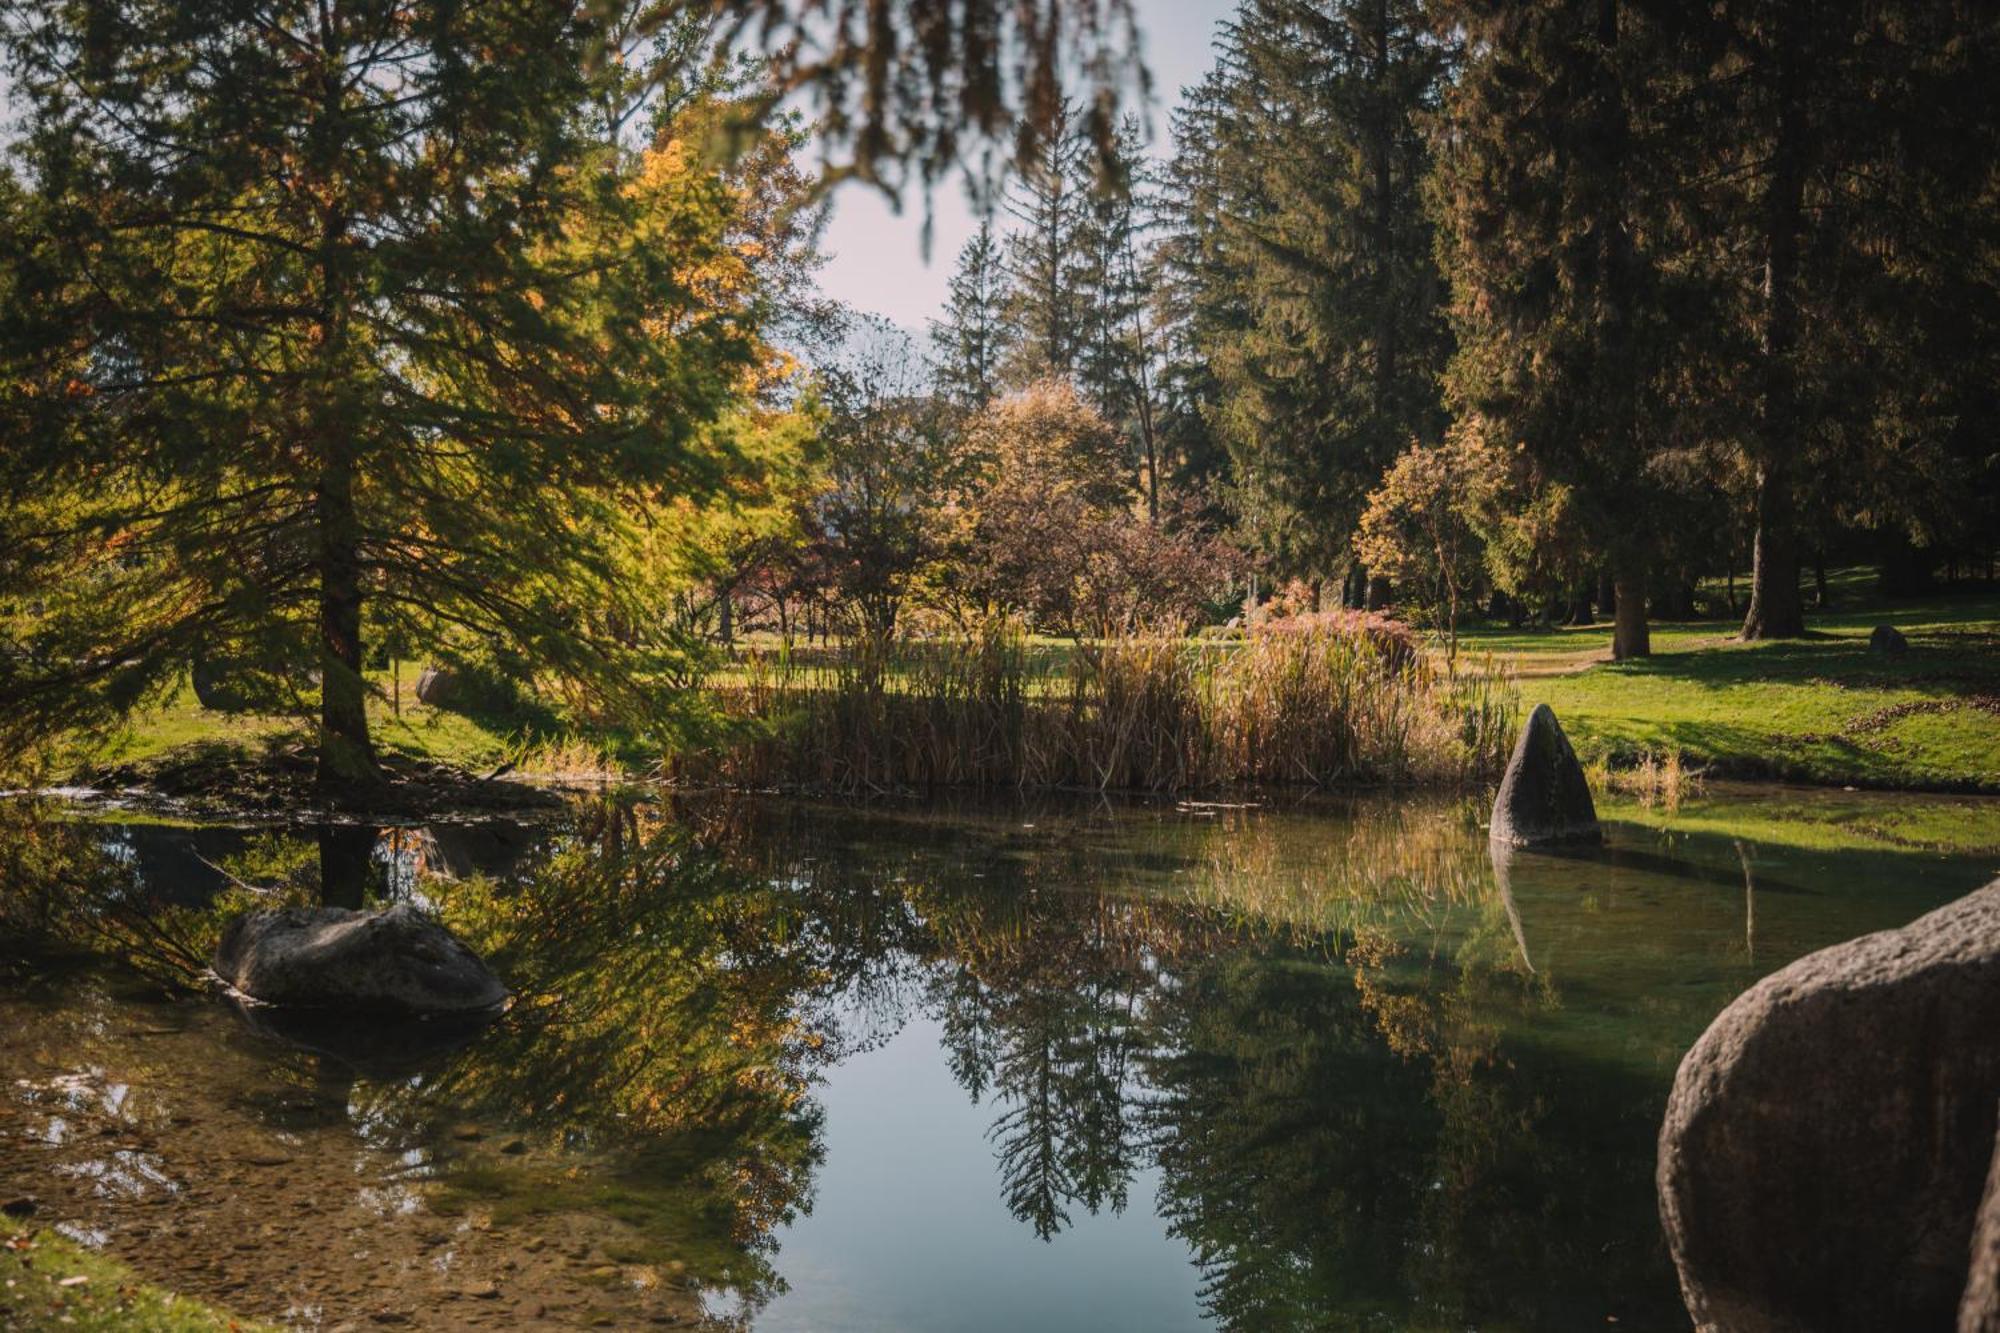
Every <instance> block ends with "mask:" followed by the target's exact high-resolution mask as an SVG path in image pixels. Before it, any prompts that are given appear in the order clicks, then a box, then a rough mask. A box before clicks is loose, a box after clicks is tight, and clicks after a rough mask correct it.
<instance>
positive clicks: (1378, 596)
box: [1367, 574, 1395, 611]
mask: <svg viewBox="0 0 2000 1333" xmlns="http://www.w3.org/2000/svg"><path fill="white" fill-rule="evenodd" d="M1394 593H1395V589H1394V588H1392V587H1390V585H1389V576H1388V575H1387V574H1372V575H1370V576H1369V578H1368V608H1367V609H1368V610H1370V611H1380V610H1381V609H1382V608H1383V607H1385V606H1387V605H1389V599H1390V597H1392V596H1393V595H1394Z"/></svg>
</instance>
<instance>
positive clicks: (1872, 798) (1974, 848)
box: [1597, 787, 2000, 875]
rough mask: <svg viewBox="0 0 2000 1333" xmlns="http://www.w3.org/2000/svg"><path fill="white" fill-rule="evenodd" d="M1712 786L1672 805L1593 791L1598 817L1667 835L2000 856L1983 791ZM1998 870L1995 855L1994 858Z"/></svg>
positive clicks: (1993, 806) (1999, 816)
mask: <svg viewBox="0 0 2000 1333" xmlns="http://www.w3.org/2000/svg"><path fill="white" fill-rule="evenodd" d="M1752 790H1753V791H1754V792H1755V799H1754V800H1745V799H1743V789H1742V788H1730V787H1723V788H1717V789H1715V790H1712V791H1710V792H1706V793H1703V794H1701V795H1696V796H1691V797H1688V798H1685V799H1683V800H1682V801H1681V803H1680V805H1679V807H1678V808H1676V809H1671V810H1670V809H1668V808H1667V807H1666V806H1665V805H1664V804H1662V803H1659V802H1655V803H1652V804H1643V803H1641V802H1639V801H1635V800H1633V799H1631V798H1630V797H1626V796H1618V795H1605V794H1599V796H1598V798H1597V813H1598V815H1599V816H1600V817H1601V818H1604V819H1608V820H1617V821H1619V822H1622V823H1628V824H1640V825H1644V826H1645V827H1647V828H1652V829H1658V830H1660V831H1661V832H1666V833H1701V834H1710V835H1714V836H1716V837H1724V838H1737V839H1741V840H1742V841H1744V842H1750V843H1755V844H1757V845H1758V846H1761V847H1779V846H1782V847H1793V848H1797V849H1799V850H1802V851H1813V852H1927V853H1932V854H1936V855H1941V856H1993V857H1996V858H2000V803H1996V802H1994V801H1993V800H1992V799H1990V798H1988V797H1984V796H1911V797H1903V798H1899V797H1895V796H1885V795H1884V794H1882V793H1881V792H1854V793H1849V792H1843V791H1826V790H1820V791H1805V790H1802V789H1797V788H1785V789H1779V790H1775V791H1767V790H1759V789H1752ZM1994 873H1995V874H1996V875H2000V860H1996V861H1995V862H1994Z"/></svg>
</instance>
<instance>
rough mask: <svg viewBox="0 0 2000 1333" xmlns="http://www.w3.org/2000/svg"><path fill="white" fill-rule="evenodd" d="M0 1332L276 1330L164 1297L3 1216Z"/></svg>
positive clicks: (107, 1263)
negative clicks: (3, 1329) (46, 1330)
mask: <svg viewBox="0 0 2000 1333" xmlns="http://www.w3.org/2000/svg"><path fill="white" fill-rule="evenodd" d="M0 1327H4V1328H10V1329H22V1330H31V1329H32V1330H41V1329H83V1330H90V1329H99V1330H105V1333H111V1331H113V1330H118V1331H121V1333H124V1331H129V1333H197V1330H208V1329H215V1330H227V1329H235V1330H240V1333H254V1331H255V1330H260V1329H271V1328H274V1327H275V1326H274V1325H270V1324H260V1323H256V1322H253V1321H251V1320H246V1319H238V1318H236V1317H235V1316H233V1315H229V1314H226V1313H224V1312H222V1311H219V1310H216V1309H214V1308H212V1307H210V1306H207V1305H204V1304H202V1303H201V1302H199V1301H193V1300H189V1299H187V1298H186V1297H184V1296H176V1295H174V1294H172V1293H171V1292H166V1291H162V1290H160V1289H159V1288H158V1287H155V1286H151V1285H149V1284H148V1283H145V1282H141V1281H139V1280H138V1279H137V1278H135V1277H134V1276H133V1275H132V1273H131V1272H130V1270H128V1269H126V1268H125V1267H124V1266H123V1265H121V1264H118V1263H116V1262H114V1261H112V1260H110V1259H107V1258H105V1257H104V1256H102V1255H100V1254H95V1253H93V1252H91V1251H90V1250H87V1249H85V1248H84V1247H83V1246H81V1245H78V1244H76V1243H75V1242H74V1241H71V1240H68V1239H66V1238H64V1237H62V1236H59V1235H57V1234H55V1233H54V1232H52V1231H35V1230H33V1229H31V1228H29V1227H26V1226H24V1225H22V1224H21V1223H19V1222H17V1221H15V1220H14V1219H12V1218H8V1217H0Z"/></svg>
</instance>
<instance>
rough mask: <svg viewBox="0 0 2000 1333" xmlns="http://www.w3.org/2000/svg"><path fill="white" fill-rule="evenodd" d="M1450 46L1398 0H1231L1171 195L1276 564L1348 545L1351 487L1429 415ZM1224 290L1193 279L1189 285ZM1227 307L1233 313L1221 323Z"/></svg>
mask: <svg viewBox="0 0 2000 1333" xmlns="http://www.w3.org/2000/svg"><path fill="white" fill-rule="evenodd" d="M1450 64H1451V48H1450V46H1449V44H1448V43H1447V42H1445V41H1442V40H1440V39H1439V37H1438V36H1437V35H1436V33H1435V31H1434V30H1433V28H1432V26H1431V24H1430V23H1429V20H1428V17H1427V15H1426V14H1425V13H1424V12H1423V9H1422V7H1421V6H1419V5H1418V4H1416V3H1414V2H1413V0H1395V2H1394V3H1386V2H1383V0H1339V2H1336V3H1329V2H1327V0H1246V2H1245V3H1244V4H1243V5H1242V6H1241V8H1240V9H1239V11H1238V13H1237V15H1236V18H1235V20H1234V21H1233V22H1232V23H1231V24H1229V25H1228V26H1227V27H1226V29H1225V37H1224V42H1223V49H1222V53H1221V58H1220V69H1219V71H1218V73H1217V75H1216V76H1214V77H1213V78H1212V79H1211V81H1210V83H1209V85H1207V86H1205V87H1204V88H1203V89H1202V91H1201V95H1200V97H1199V98H1198V99H1197V100H1196V101H1195V102H1193V103H1192V104H1191V111H1192V112H1194V113H1198V114H1199V116H1200V118H1201V119H1202V120H1203V121H1204V122H1205V123H1204V124H1202V126H1201V129H1200V131H1199V134H1198V136H1196V138H1195V139H1194V140H1191V139H1190V136H1189V132H1188V131H1189V129H1190V128H1191V126H1189V125H1185V124H1184V125H1183V127H1182V139H1183V146H1182V149H1181V156H1182V157H1183V159H1188V158H1189V156H1190V153H1191V151H1192V150H1191V147H1190V144H1191V142H1195V141H1198V142H1199V145H1200V147H1199V151H1200V153H1201V161H1200V162H1199V163H1198V164H1197V163H1194V162H1192V161H1184V163H1183V165H1182V167H1181V168H1179V170H1180V171H1181V172H1182V173H1183V174H1185V175H1188V176H1193V177H1196V178H1198V180H1197V182H1196V183H1197V185H1198V188H1196V189H1195V190H1193V191H1191V192H1188V193H1185V194H1182V195H1181V196H1180V197H1179V198H1178V199H1177V201H1176V202H1177V203H1179V204H1180V206H1182V207H1184V208H1188V209H1193V210H1199V212H1200V218H1199V220H1198V221H1196V222H1195V223H1194V225H1195V226H1196V227H1197V228H1200V229H1213V230H1215V231H1217V232H1219V233H1220V235H1219V236H1217V237H1215V238H1213V239H1211V240H1209V241H1207V242H1206V243H1205V253H1203V254H1202V255H1201V256H1200V258H1199V260H1194V257H1193V256H1191V255H1189V254H1187V253H1186V251H1185V247H1183V252H1182V254H1181V255H1180V256H1179V257H1178V258H1177V260H1176V263H1177V266H1178V274H1177V279H1176V280H1177V282H1178V283H1179V284H1180V285H1181V286H1182V289H1183V290H1182V296H1181V299H1182V300H1183V301H1184V302H1189V301H1191V303H1192V304H1194V305H1196V306H1199V307H1202V308H1205V309H1206V310H1208V311H1211V312H1219V311H1227V312H1229V314H1228V316H1227V317H1225V318H1223V319H1222V320H1221V321H1219V322H1218V323H1217V324H1216V326H1215V327H1214V328H1212V329H1211V330H1210V332H1209V333H1208V334H1206V335H1205V336H1203V335H1198V336H1201V338H1202V344H1203V351H1204V352H1205V353H1206V355H1207V357H1208V358H1209V359H1210V361H1211V362H1212V364H1213V373H1214V375H1215V379H1216V394H1217V399H1216V403H1215V407H1214V409H1213V414H1214V419H1215V421H1216V423H1217V426H1218V428H1219V431H1220V433H1221V435H1222V436H1223V438H1224V439H1225V440H1226V441H1227V443H1228V446H1229V449H1230V454H1231V457H1232V460H1233V463H1234V471H1235V485H1236V491H1237V497H1238V504H1239V507H1240V509H1241V510H1242V511H1243V515H1244V518H1245V520H1246V527H1247V529H1248V535H1250V536H1251V537H1252V538H1253V539H1254V540H1255V541H1257V542H1258V543H1259V544H1260V545H1262V546H1263V547H1264V549H1265V550H1266V551H1267V553H1268V554H1269V555H1270V556H1271V558H1272V559H1273V561H1274V562H1275V564H1276V565H1277V566H1278V567H1279V568H1280V569H1281V570H1282V571H1283V572H1286V573H1292V574H1301V575H1306V576H1309V577H1315V578H1316V577H1318V576H1320V575H1323V574H1326V573H1329V572H1332V571H1333V570H1334V569H1336V568H1338V567H1340V566H1342V565H1344V564H1346V563H1347V562H1348V561H1349V560H1350V559H1351V550H1352V547H1351V542H1352V539H1353V534H1354V530H1355V524H1356V522H1357V520H1358V518H1359V515H1360V512H1361V507H1362V503H1363V501H1364V499H1365V497H1366V496H1367V494H1368V492H1369V491H1370V490H1371V489H1372V488H1373V487H1374V485H1375V483H1376V482H1377V481H1378V480H1379V479H1380V477H1381V475H1382V472H1383V469H1384V468H1385V467H1386V466H1387V464H1388V462H1389V461H1390V460H1391V459H1392V458H1394V457H1395V456H1396V454H1397V453H1399V452H1400V451H1401V450H1402V448H1403V447H1404V446H1405V445H1407V444H1408V443H1409V441H1410V440H1411V439H1412V438H1425V439H1431V438H1435V437H1436V436H1437V435H1438V433H1439V432H1440V431H1441V430H1442V428H1443V422H1444V417H1443V408H1442V403H1441V400H1440V395H1439V390H1438V377H1439V373H1440V371H1441V369H1442V367H1443V365H1444V360H1445V357H1446V355H1447V353H1448V350H1449V346H1450V342H1449V337H1448V335H1447V332H1446V329H1445V324H1444V319H1443V313H1442V310H1443V294H1444V287H1443V283H1442V280H1441V279H1440V277H1439V276H1438V273H1437V270H1436V267H1435V265H1434V263H1433V260H1432V239H1431V227H1430V222H1429V220H1428V218H1427V216H1426V213H1425V210H1424V204H1423V199H1422V194H1421V185H1422V182H1423V179H1424V177H1425V175H1426V173H1427V172H1428V170H1429V147H1428V143H1427V140H1426V137H1425V134H1424V129H1423V122H1424V118H1425V117H1426V116H1427V115H1428V114H1429V112H1430V111H1431V110H1432V109H1433V108H1434V107H1435V105H1436V102H1437V98H1438V93H1439V90H1440V88H1441V87H1442V85H1443V81H1444V79H1445V77H1446V75H1447V74H1448V72H1449V69H1450ZM1190 286H1193V287H1197V288H1199V287H1210V288H1220V289H1221V290H1220V291H1216V292H1211V293H1209V294H1207V295H1192V296H1191V294H1190V293H1189V292H1188V290H1187V288H1188V287H1190ZM1232 324H1234V325H1235V327H1231V325H1232Z"/></svg>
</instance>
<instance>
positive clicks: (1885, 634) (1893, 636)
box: [1868, 625, 1910, 657]
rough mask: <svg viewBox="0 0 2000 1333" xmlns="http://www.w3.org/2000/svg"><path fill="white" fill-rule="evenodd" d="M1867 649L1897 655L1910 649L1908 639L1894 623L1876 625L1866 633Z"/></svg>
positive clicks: (1886, 654) (1891, 655) (1892, 655)
mask: <svg viewBox="0 0 2000 1333" xmlns="http://www.w3.org/2000/svg"><path fill="white" fill-rule="evenodd" d="M1868 651H1869V652H1871V653H1882V654H1884V655H1885V656H1888V657H1899V656H1901V655H1902V654H1904V653H1907V652H1909V651H1910V641H1909V640H1908V639H1906V638H1904V637H1903V631H1901V630H1899V629H1897V628H1896V627H1895V626H1894V625H1877V626H1876V627H1875V628H1874V630H1873V631H1872V632H1871V633H1870V634H1869V635H1868Z"/></svg>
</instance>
